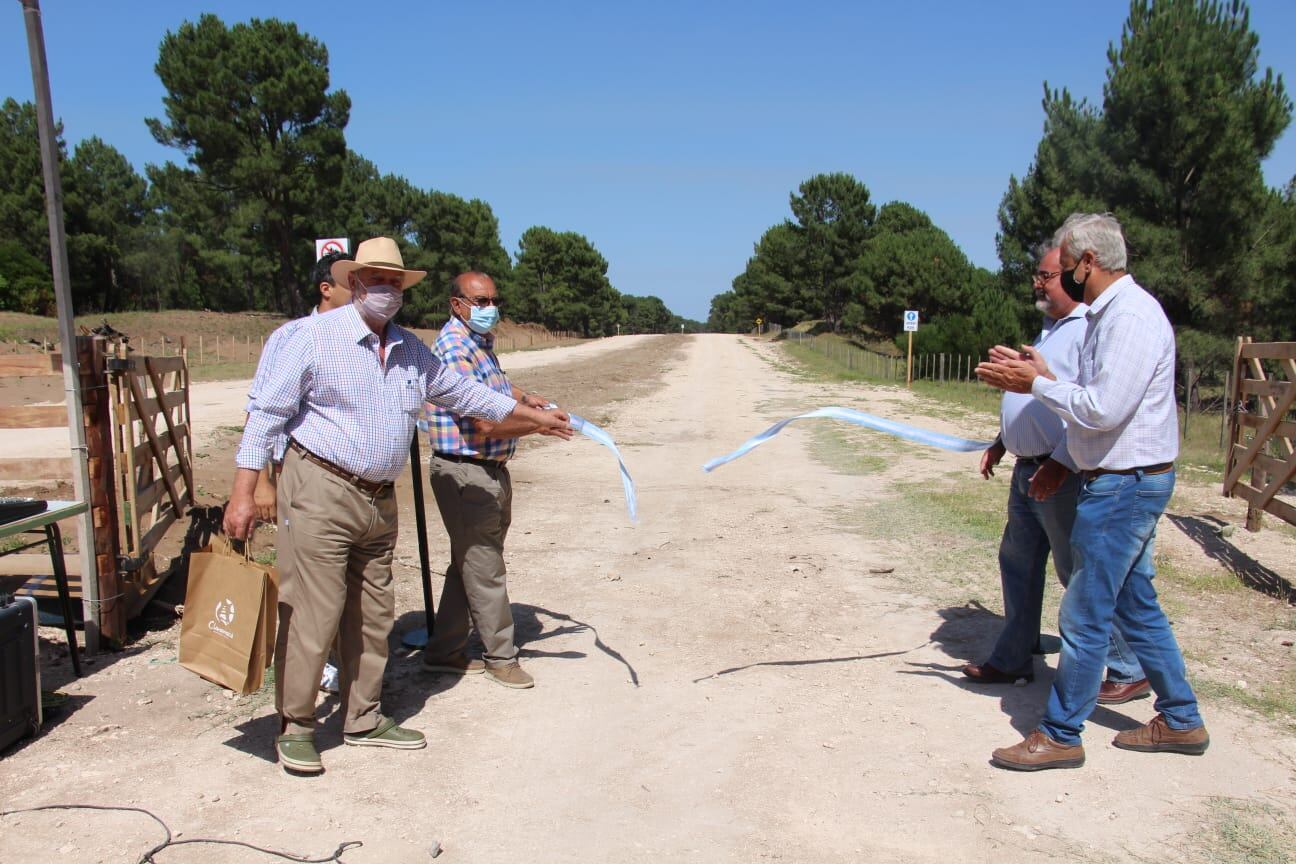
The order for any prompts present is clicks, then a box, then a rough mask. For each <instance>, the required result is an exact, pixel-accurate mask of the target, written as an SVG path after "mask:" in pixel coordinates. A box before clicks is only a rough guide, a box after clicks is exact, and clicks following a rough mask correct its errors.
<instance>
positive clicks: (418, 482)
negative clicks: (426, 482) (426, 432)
mask: <svg viewBox="0 0 1296 864" xmlns="http://www.w3.org/2000/svg"><path fill="white" fill-rule="evenodd" d="M422 461H423V457H422V456H421V455H419V441H418V430H415V431H414V439H413V440H412V441H410V474H411V475H413V478H414V530H415V532H417V534H418V547H419V567H420V569H421V571H422V576H423V612H424V615H425V616H426V620H427V638H428V639H429V640H430V639H431V638H432V628H433V627H434V626H435V625H436V616H435V614H434V612H433V609H432V567H431V565H430V564H429V562H428V536H427V510H426V508H425V507H424V505H423V465H422Z"/></svg>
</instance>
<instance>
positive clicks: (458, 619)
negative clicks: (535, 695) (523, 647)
mask: <svg viewBox="0 0 1296 864" xmlns="http://www.w3.org/2000/svg"><path fill="white" fill-rule="evenodd" d="M428 477H429V479H430V481H431V483H432V494H433V495H435V496H436V502H437V508H438V509H439V510H440V511H441V521H442V522H444V523H445V528H446V533H447V534H449V535H450V566H449V567H447V568H446V574H445V587H444V588H443V589H442V591H441V605H440V606H439V607H437V612H436V626H435V627H434V628H433V633H432V639H431V640H430V641H429V642H428V646H427V649H426V650H427V656H429V657H445V656H448V655H451V654H456V653H458V652H461V651H463V650H464V648H465V647H466V646H467V644H468V635H469V632H470V628H471V627H472V626H476V628H477V634H478V635H479V636H480V637H481V640H482V645H483V646H485V649H486V651H485V656H484V658H483V659H484V660H485V661H486V665H487V666H502V665H504V664H506V663H511V662H513V661H514V660H516V659H517V655H518V649H517V646H516V645H514V644H513V610H512V609H510V608H509V597H508V585H507V584H506V583H505V570H504V538H505V537H506V536H507V535H508V529H509V522H510V521H511V520H512V518H513V484H512V481H511V480H510V479H509V472H508V468H506V467H505V466H504V465H503V464H501V465H500V466H499V467H498V468H496V467H487V466H485V465H478V464H475V463H472V462H451V461H449V460H447V459H439V458H437V457H436V456H433V457H432V459H431V461H430V462H429V464H428Z"/></svg>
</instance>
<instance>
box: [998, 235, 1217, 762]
mask: <svg viewBox="0 0 1296 864" xmlns="http://www.w3.org/2000/svg"><path fill="white" fill-rule="evenodd" d="M1054 245H1056V246H1058V247H1059V248H1060V249H1061V257H1060V261H1059V266H1060V267H1061V270H1062V286H1063V288H1065V289H1066V291H1067V293H1068V294H1070V295H1071V296H1072V297H1073V298H1074V299H1076V300H1083V301H1084V302H1085V303H1087V304H1089V312H1088V313H1087V317H1088V318H1089V332H1088V334H1087V335H1086V337H1085V342H1084V346H1083V349H1082V351H1081V355H1080V373H1079V376H1078V377H1077V378H1076V380H1075V382H1074V383H1070V382H1065V381H1057V380H1054V378H1053V375H1052V374H1051V373H1050V372H1049V369H1048V366H1047V364H1046V363H1045V362H1044V360H1043V358H1042V357H1041V356H1040V354H1039V353H1038V352H1037V351H1035V350H1033V349H1031V348H1029V347H1023V348H1022V351H1021V352H1020V353H1019V352H1016V351H1013V350H1012V349H1010V348H1005V347H1003V346H998V347H996V348H994V349H992V350H991V352H990V359H989V361H988V362H986V363H982V364H980V365H979V366H978V367H977V375H978V377H980V378H981V380H983V381H985V382H986V383H988V384H990V385H992V386H994V387H998V388H1000V389H1002V390H1007V391H1011V392H1014V393H1030V394H1032V395H1033V396H1034V397H1035V398H1036V399H1038V400H1039V401H1041V402H1043V403H1044V404H1045V405H1047V406H1048V407H1049V408H1050V409H1051V410H1052V411H1054V412H1055V413H1056V414H1057V415H1058V416H1060V417H1061V418H1062V419H1063V420H1065V421H1066V424H1067V433H1066V434H1067V451H1068V453H1069V454H1070V455H1071V458H1072V459H1073V460H1074V461H1075V463H1076V465H1077V466H1078V467H1079V468H1080V469H1081V470H1082V471H1083V477H1084V485H1083V486H1082V487H1081V490H1080V500H1079V503H1078V505H1077V508H1076V520H1075V525H1074V527H1073V529H1072V532H1071V555H1072V559H1073V562H1074V567H1075V569H1074V571H1073V573H1072V576H1071V584H1070V585H1069V586H1068V588H1067V592H1066V594H1065V595H1064V596H1063V598H1062V608H1061V611H1060V613H1059V615H1058V619H1059V620H1058V623H1059V626H1060V628H1061V631H1062V654H1061V657H1060V659H1059V660H1058V670H1057V675H1056V676H1055V677H1054V679H1053V689H1052V691H1051V692H1050V694H1049V701H1048V707H1047V708H1046V709H1045V712H1044V717H1043V719H1042V720H1041V721H1040V725H1039V728H1037V729H1036V730H1035V731H1034V732H1032V733H1031V734H1030V735H1028V736H1027V737H1026V739H1025V740H1024V741H1022V742H1020V743H1018V744H1015V745H1013V746H1011V747H1003V748H1000V749H998V750H995V751H994V754H993V755H992V757H991V762H992V763H993V764H994V765H996V766H998V767H1000V768H1009V769H1013V770H1018V771H1038V770H1041V769H1047V768H1078V767H1080V766H1081V765H1083V764H1084V758H1085V755H1084V747H1083V745H1082V744H1081V741H1080V733H1081V730H1082V729H1083V728H1084V722H1085V720H1086V719H1088V717H1089V715H1090V714H1091V713H1092V712H1093V710H1094V707H1095V705H1096V704H1097V698H1098V692H1099V686H1100V685H1101V683H1102V674H1103V665H1104V661H1105V658H1106V654H1107V646H1108V639H1109V637H1110V634H1111V631H1112V626H1113V624H1114V623H1115V622H1119V623H1120V627H1121V631H1122V632H1123V633H1124V635H1125V638H1126V641H1128V643H1129V645H1130V647H1131V648H1132V649H1133V650H1134V653H1135V655H1136V656H1137V657H1138V661H1139V664H1140V665H1141V666H1142V667H1143V671H1144V673H1145V674H1146V675H1147V679H1148V682H1149V683H1150V684H1151V687H1152V690H1153V692H1154V693H1155V694H1156V704H1155V707H1156V710H1157V712H1158V713H1157V715H1156V717H1154V718H1153V719H1152V720H1151V722H1149V723H1147V724H1146V725H1144V726H1141V727H1139V728H1137V729H1132V730H1128V731H1125V732H1121V733H1120V734H1118V735H1117V736H1116V738H1115V740H1114V741H1113V742H1112V743H1113V744H1114V745H1115V746H1117V747H1119V748H1122V749H1125V750H1135V751H1140V752H1147V753H1164V752H1169V753H1185V754H1190V755H1200V754H1202V753H1205V752H1206V748H1207V747H1208V746H1209V745H1210V736H1209V735H1208V734H1207V733H1206V727H1205V725H1204V723H1203V722H1202V718H1201V714H1200V713H1199V712H1198V707H1197V697H1196V695H1195V694H1194V693H1193V690H1192V687H1191V686H1190V685H1189V683H1188V679H1187V675H1186V671H1185V668H1184V661H1183V654H1182V653H1181V652H1180V650H1179V645H1178V643H1177V642H1176V641H1175V637H1174V633H1173V632H1172V631H1171V629H1170V622H1169V620H1168V619H1167V618H1166V615H1165V612H1163V611H1162V610H1161V605H1160V603H1158V602H1157V596H1156V589H1155V588H1153V586H1152V579H1153V577H1154V576H1155V575H1156V570H1155V566H1154V562H1153V548H1154V543H1155V538H1156V523H1157V520H1158V519H1159V518H1160V517H1161V513H1162V512H1163V511H1164V510H1165V507H1166V504H1167V503H1168V502H1169V500H1170V495H1171V493H1172V492H1173V491H1174V484H1175V473H1174V459H1175V457H1176V456H1177V455H1178V453H1179V422H1178V420H1179V418H1178V414H1177V413H1176V405H1175V397H1174V367H1175V341H1174V331H1173V329H1171V327H1170V322H1169V320H1167V318H1166V316H1165V313H1164V312H1163V311H1162V309H1161V305H1160V304H1159V303H1158V302H1157V301H1156V298H1154V297H1153V296H1152V295H1150V294H1148V293H1147V292H1146V291H1144V290H1143V289H1142V288H1141V287H1139V285H1138V284H1137V283H1136V282H1135V281H1134V278H1133V277H1132V276H1130V275H1129V274H1128V273H1126V272H1125V266H1126V256H1125V237H1124V235H1123V234H1122V232H1121V227H1120V223H1119V222H1117V221H1116V218H1115V217H1113V216H1112V215H1111V214H1098V213H1088V214H1081V213H1077V214H1073V215H1072V216H1071V217H1070V218H1068V219H1067V220H1066V222H1065V223H1063V225H1062V227H1061V228H1059V229H1058V232H1057V234H1055V235H1054Z"/></svg>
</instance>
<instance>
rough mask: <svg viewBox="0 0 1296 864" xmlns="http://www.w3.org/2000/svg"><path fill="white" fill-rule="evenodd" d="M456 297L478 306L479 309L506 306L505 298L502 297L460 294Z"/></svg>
mask: <svg viewBox="0 0 1296 864" xmlns="http://www.w3.org/2000/svg"><path fill="white" fill-rule="evenodd" d="M454 299H456V300H460V301H462V302H464V303H467V304H468V305H469V306H476V307H477V308H478V309H485V308H486V307H487V306H494V307H495V308H496V309H503V308H504V300H503V298H501V297H465V296H463V295H462V294H460V295H458V296H456V297H455V298H454Z"/></svg>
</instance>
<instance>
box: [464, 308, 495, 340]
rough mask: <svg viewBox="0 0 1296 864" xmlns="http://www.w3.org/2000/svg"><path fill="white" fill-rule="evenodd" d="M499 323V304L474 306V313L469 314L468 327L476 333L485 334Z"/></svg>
mask: <svg viewBox="0 0 1296 864" xmlns="http://www.w3.org/2000/svg"><path fill="white" fill-rule="evenodd" d="M498 323H499V307H498V306H485V307H483V306H474V307H473V309H472V314H471V315H469V316H468V327H469V328H470V329H471V330H472V331H473V332H474V333H480V334H481V335H483V336H485V335H486V334H487V333H489V332H490V331H491V330H492V329H494V327H495V325H496V324H498Z"/></svg>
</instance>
